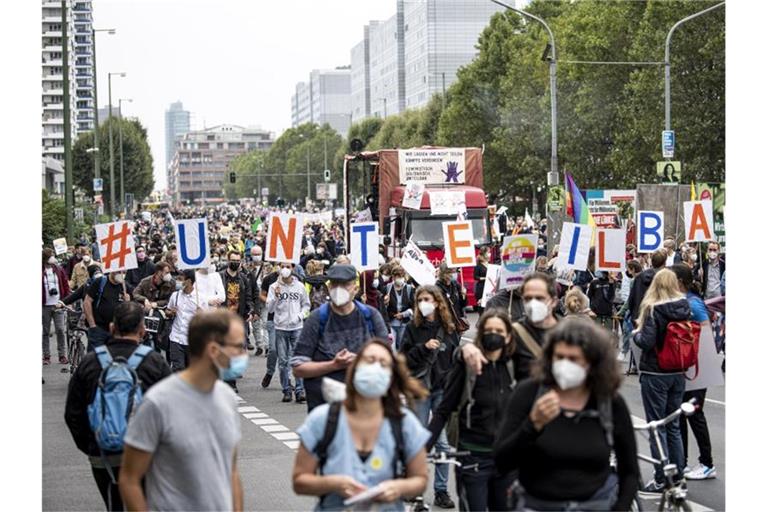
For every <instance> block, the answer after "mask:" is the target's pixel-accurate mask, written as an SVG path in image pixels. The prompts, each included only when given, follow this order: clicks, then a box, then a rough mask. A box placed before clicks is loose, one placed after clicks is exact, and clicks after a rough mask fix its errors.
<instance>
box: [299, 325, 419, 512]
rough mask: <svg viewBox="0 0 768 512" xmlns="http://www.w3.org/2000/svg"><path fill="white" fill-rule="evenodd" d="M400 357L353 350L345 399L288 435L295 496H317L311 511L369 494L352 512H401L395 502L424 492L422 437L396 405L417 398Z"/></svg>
mask: <svg viewBox="0 0 768 512" xmlns="http://www.w3.org/2000/svg"><path fill="white" fill-rule="evenodd" d="M425 394H426V393H425V391H424V389H423V388H422V387H421V386H420V385H419V383H418V382H417V381H415V380H414V379H413V378H411V377H410V376H409V375H408V370H407V369H406V367H405V361H404V360H403V357H402V356H398V355H395V354H394V353H393V352H392V350H391V349H390V348H389V346H388V345H387V342H385V341H384V340H381V339H374V340H372V341H370V342H368V343H366V344H365V345H363V346H362V347H361V348H360V354H359V356H358V358H357V359H356V360H355V361H354V363H352V364H351V365H350V367H349V369H348V370H347V372H346V399H345V400H344V401H342V402H334V403H332V404H329V405H322V406H320V407H317V408H315V409H314V410H313V411H312V412H311V413H310V414H309V416H307V419H306V420H305V421H304V424H302V425H301V427H299V428H298V429H297V431H296V433H297V434H298V435H299V438H300V440H301V444H300V445H299V450H298V453H297V454H296V461H295V463H294V467H293V490H294V492H295V493H296V494H301V495H310V496H318V497H319V501H318V503H317V506H316V507H315V510H341V509H344V508H345V507H344V500H346V499H349V498H351V497H353V496H355V495H358V494H359V493H361V492H363V491H366V490H372V489H375V490H376V491H378V492H372V495H371V496H370V498H369V499H368V500H366V501H364V502H361V503H359V504H358V505H356V506H355V508H354V509H355V510H379V511H385V512H390V511H399V510H404V509H405V506H404V503H403V499H405V498H409V497H414V496H418V495H419V494H421V493H422V492H423V491H424V489H425V488H426V486H427V460H426V452H425V450H424V445H425V444H426V442H427V440H428V439H429V432H428V431H427V430H426V429H425V428H424V427H422V426H421V424H420V423H419V421H418V419H416V416H415V415H414V414H413V412H411V411H410V410H409V409H408V408H406V407H405V406H404V405H403V403H402V397H403V396H404V397H405V399H406V402H407V403H408V404H409V405H412V404H413V401H414V400H415V399H418V398H422V397H423V396H424V395H425Z"/></svg>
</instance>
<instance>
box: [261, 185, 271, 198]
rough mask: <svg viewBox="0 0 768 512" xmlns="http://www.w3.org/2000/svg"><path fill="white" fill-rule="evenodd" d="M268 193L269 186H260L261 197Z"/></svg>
mask: <svg viewBox="0 0 768 512" xmlns="http://www.w3.org/2000/svg"><path fill="white" fill-rule="evenodd" d="M268 195H269V187H262V188H261V197H267V196H268Z"/></svg>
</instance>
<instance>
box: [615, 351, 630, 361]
mask: <svg viewBox="0 0 768 512" xmlns="http://www.w3.org/2000/svg"><path fill="white" fill-rule="evenodd" d="M626 357H627V356H626V355H625V354H624V353H623V352H619V355H617V356H616V360H617V361H621V362H622V363H623V362H624V359H626Z"/></svg>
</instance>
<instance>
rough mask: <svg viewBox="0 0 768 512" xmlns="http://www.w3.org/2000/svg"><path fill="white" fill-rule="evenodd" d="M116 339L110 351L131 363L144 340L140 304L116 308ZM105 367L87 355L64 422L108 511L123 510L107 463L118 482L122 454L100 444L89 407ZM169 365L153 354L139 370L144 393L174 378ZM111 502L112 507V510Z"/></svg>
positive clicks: (75, 378)
mask: <svg viewBox="0 0 768 512" xmlns="http://www.w3.org/2000/svg"><path fill="white" fill-rule="evenodd" d="M110 329H111V331H112V338H111V339H110V340H109V341H107V343H106V348H107V351H108V352H109V354H110V355H111V356H112V359H113V360H114V359H115V358H117V357H122V358H125V360H126V361H127V360H128V359H130V357H131V355H133V353H134V351H136V348H137V346H138V345H139V344H141V340H142V339H143V338H144V311H143V309H142V307H141V306H140V305H139V304H137V303H136V302H123V303H121V304H119V305H118V306H117V307H116V308H115V316H114V318H113V319H112V323H111V327H110ZM101 372H102V368H101V364H100V363H99V360H98V357H97V355H96V354H95V353H90V354H87V355H86V356H85V357H84V358H83V360H82V361H81V362H80V365H79V366H78V367H77V369H76V370H75V373H74V374H72V378H71V379H70V381H69V389H68V391H67V401H66V406H65V409H64V420H65V421H66V423H67V427H68V428H69V431H70V433H71V434H72V439H73V440H74V441H75V445H77V448H78V449H79V450H80V451H81V452H83V453H84V454H86V455H87V456H88V461H89V462H90V466H91V473H92V474H93V478H94V480H95V481H96V485H97V487H98V489H99V492H100V493H101V497H102V498H103V499H104V505H105V506H106V507H107V510H123V509H124V507H123V502H122V500H121V498H120V491H119V489H118V487H117V482H114V483H113V482H112V479H111V478H110V476H109V471H108V470H107V468H106V466H105V464H104V460H106V462H107V463H108V464H109V465H110V469H111V471H112V474H113V475H114V476H115V478H116V479H117V478H119V477H120V466H121V458H122V452H115V453H112V452H109V453H105V457H104V459H102V457H101V450H100V449H99V446H98V444H96V438H95V437H94V434H93V430H91V425H90V422H89V420H88V406H89V404H90V403H91V402H92V401H93V396H94V393H95V392H96V388H97V387H98V385H99V378H100V377H101ZM170 373H171V371H170V369H169V368H168V364H167V363H166V362H165V359H163V357H162V356H161V355H160V354H157V353H155V352H149V353H148V354H146V355H145V356H144V358H143V359H142V360H141V362H140V363H139V364H138V366H136V375H137V377H138V378H139V383H140V386H141V390H142V392H143V393H146V392H147V391H148V390H149V389H150V388H151V387H153V386H154V385H155V384H157V383H158V382H160V381H161V380H162V379H164V378H165V377H167V376H168V375H170ZM110 502H111V505H112V507H111V508H109V506H110Z"/></svg>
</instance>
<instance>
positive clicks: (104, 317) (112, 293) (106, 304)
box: [87, 277, 124, 331]
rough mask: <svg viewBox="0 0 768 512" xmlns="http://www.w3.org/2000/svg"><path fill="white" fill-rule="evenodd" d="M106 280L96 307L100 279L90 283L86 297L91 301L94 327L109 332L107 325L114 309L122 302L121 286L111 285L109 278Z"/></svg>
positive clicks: (113, 313) (113, 314) (110, 320)
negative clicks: (96, 326)
mask: <svg viewBox="0 0 768 512" xmlns="http://www.w3.org/2000/svg"><path fill="white" fill-rule="evenodd" d="M103 279H106V281H107V282H106V284H105V285H104V293H103V294H102V296H101V302H100V303H99V306H98V307H96V302H97V301H98V300H99V286H100V285H101V279H96V280H95V281H93V283H91V286H90V287H89V288H88V292H87V293H88V296H89V297H91V298H92V299H93V319H94V320H95V321H96V325H98V326H99V327H101V328H102V329H104V330H105V331H109V324H110V322H112V319H113V318H114V316H115V307H117V305H118V304H119V303H121V302H124V301H123V285H122V284H112V283H111V282H110V280H109V278H107V277H104V278H103Z"/></svg>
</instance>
